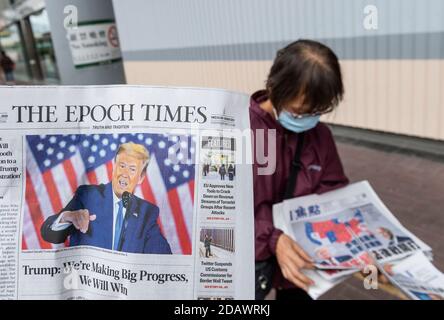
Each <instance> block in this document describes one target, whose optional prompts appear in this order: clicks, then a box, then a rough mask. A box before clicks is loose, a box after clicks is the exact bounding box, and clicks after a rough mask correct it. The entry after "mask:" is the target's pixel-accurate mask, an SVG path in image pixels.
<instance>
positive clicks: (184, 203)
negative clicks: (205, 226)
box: [176, 183, 193, 235]
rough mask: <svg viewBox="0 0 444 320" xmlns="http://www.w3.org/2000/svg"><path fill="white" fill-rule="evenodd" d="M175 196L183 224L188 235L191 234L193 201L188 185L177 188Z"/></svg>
mask: <svg viewBox="0 0 444 320" xmlns="http://www.w3.org/2000/svg"><path fill="white" fill-rule="evenodd" d="M176 190H177V194H178V197H179V204H180V207H181V210H180V211H181V213H182V217H183V220H184V222H185V225H186V228H187V232H188V235H190V234H191V233H192V232H193V225H192V221H193V201H192V199H191V195H190V189H189V185H188V183H186V184H183V185H180V186H178V187H177V189H176Z"/></svg>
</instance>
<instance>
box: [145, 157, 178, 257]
mask: <svg viewBox="0 0 444 320" xmlns="http://www.w3.org/2000/svg"><path fill="white" fill-rule="evenodd" d="M147 174H148V179H149V181H150V184H151V185H152V186H156V187H155V188H153V189H152V190H153V194H154V197H155V199H156V204H157V206H158V207H159V208H162V211H161V212H160V220H161V221H162V226H163V229H164V231H165V235H166V237H167V241H168V243H169V244H170V247H171V250H172V252H173V253H182V250H181V246H180V244H179V239H178V235H177V233H176V226H175V223H174V219H173V214H172V212H171V207H170V204H169V201H168V196H167V190H166V187H165V185H164V183H163V180H162V177H161V175H160V170H159V166H158V164H157V160H156V157H155V155H153V157H152V159H151V161H150V165H149V166H148V172H147Z"/></svg>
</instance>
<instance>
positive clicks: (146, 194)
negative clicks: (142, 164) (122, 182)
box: [140, 176, 165, 236]
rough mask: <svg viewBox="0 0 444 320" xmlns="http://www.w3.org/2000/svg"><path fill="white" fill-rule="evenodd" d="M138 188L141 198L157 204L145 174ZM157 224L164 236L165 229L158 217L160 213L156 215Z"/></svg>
mask: <svg viewBox="0 0 444 320" xmlns="http://www.w3.org/2000/svg"><path fill="white" fill-rule="evenodd" d="M140 189H141V191H142V199H145V200H146V201H148V202H151V203H153V204H155V205H157V203H156V199H155V198H154V194H153V190H152V188H151V185H150V183H149V180H148V177H147V176H145V179H143V182H142V184H141V185H140ZM157 224H158V225H159V228H160V232H161V233H162V234H163V236H165V231H164V229H163V225H162V221H161V219H160V213H159V216H158V217H157Z"/></svg>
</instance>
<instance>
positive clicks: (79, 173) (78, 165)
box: [70, 151, 88, 187]
mask: <svg viewBox="0 0 444 320" xmlns="http://www.w3.org/2000/svg"><path fill="white" fill-rule="evenodd" d="M70 160H71V163H72V166H73V168H74V170H75V172H76V178H77V179H76V180H77V187H78V186H80V185H83V184H87V183H88V178H87V176H86V175H85V165H84V164H83V161H82V157H81V156H80V153H79V151H77V152H76V153H75V154H74V155H73V156H72V157H71V159H70Z"/></svg>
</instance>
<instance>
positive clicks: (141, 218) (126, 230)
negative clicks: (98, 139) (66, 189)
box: [41, 142, 171, 254]
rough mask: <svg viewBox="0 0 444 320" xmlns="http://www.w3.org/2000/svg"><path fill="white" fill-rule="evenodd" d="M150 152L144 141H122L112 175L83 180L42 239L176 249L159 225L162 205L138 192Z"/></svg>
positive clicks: (128, 248)
mask: <svg viewBox="0 0 444 320" xmlns="http://www.w3.org/2000/svg"><path fill="white" fill-rule="evenodd" d="M149 160H150V154H149V153H148V150H147V149H146V148H145V147H144V146H143V145H141V144H136V143H133V142H128V143H123V144H121V145H120V146H119V148H118V149H117V152H116V155H115V157H114V163H113V170H112V180H111V182H110V183H107V184H99V185H81V186H79V187H78V188H77V190H76V191H75V193H74V196H73V198H72V199H71V201H69V203H68V204H67V205H66V206H65V208H63V209H62V210H61V211H60V213H58V214H56V215H52V216H50V217H48V218H47V219H46V221H45V222H44V223H43V225H42V227H41V235H42V238H43V239H44V240H45V241H47V242H50V243H63V242H65V241H66V240H67V239H68V237H69V246H71V247H73V246H81V245H86V246H94V247H100V248H105V249H112V250H115V251H123V252H131V253H146V254H171V249H170V245H169V244H168V242H167V240H166V239H165V237H164V236H163V235H162V234H161V232H160V228H159V226H158V224H157V218H158V216H159V208H158V207H157V206H156V205H154V204H152V203H150V202H148V201H146V200H144V199H141V198H139V197H137V196H136V195H134V190H135V188H136V187H137V185H138V184H141V183H142V181H143V179H145V178H146V174H145V173H146V170H147V167H148V164H149Z"/></svg>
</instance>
